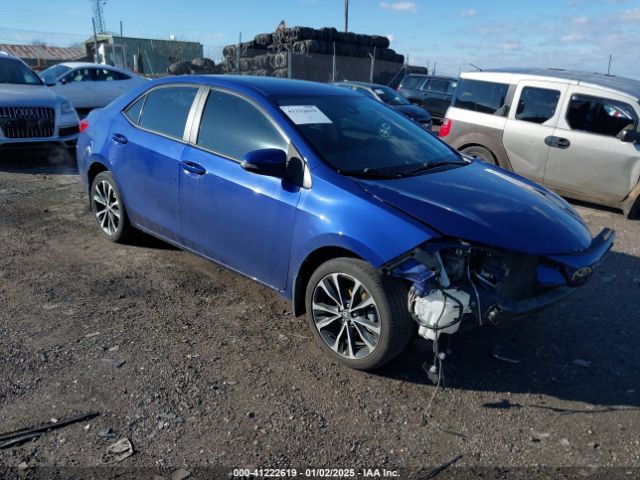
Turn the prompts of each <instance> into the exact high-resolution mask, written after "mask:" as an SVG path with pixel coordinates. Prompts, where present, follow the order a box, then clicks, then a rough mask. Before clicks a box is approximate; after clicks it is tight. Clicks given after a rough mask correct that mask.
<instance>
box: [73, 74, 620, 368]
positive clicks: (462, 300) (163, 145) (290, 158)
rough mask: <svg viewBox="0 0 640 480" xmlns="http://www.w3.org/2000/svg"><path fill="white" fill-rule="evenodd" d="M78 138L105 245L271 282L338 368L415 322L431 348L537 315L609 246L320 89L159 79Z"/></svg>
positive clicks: (559, 206) (570, 216) (354, 99)
mask: <svg viewBox="0 0 640 480" xmlns="http://www.w3.org/2000/svg"><path fill="white" fill-rule="evenodd" d="M81 130H82V134H81V136H80V139H79V141H78V145H77V154H78V155H77V158H78V165H79V169H80V172H81V176H82V179H83V181H84V183H85V186H86V188H87V191H88V192H89V199H90V204H91V209H92V212H93V215H94V216H95V221H96V224H97V226H98V228H99V231H100V232H101V234H102V235H103V236H105V237H106V238H107V239H109V240H112V241H116V242H119V241H125V240H126V239H128V238H129V237H130V236H131V235H132V234H134V233H135V232H136V231H143V232H147V233H150V234H152V235H155V236H157V237H160V238H162V239H164V240H166V241H167V242H169V243H172V244H174V245H177V246H179V247H180V248H183V249H186V250H190V251H192V252H194V253H197V254H199V255H202V256H203V257H206V258H208V259H210V260H213V261H215V262H217V263H219V264H222V265H224V266H226V267H228V268H230V269H233V270H235V271H237V272H239V273H241V274H243V275H246V276H247V277H250V278H252V279H254V280H257V281H258V282H260V283H263V284H265V285H267V286H269V287H271V288H273V289H274V290H276V291H278V292H279V293H280V294H281V295H283V296H284V297H285V298H287V299H289V300H291V301H292V302H293V306H294V313H295V314H296V315H301V314H303V313H306V316H307V319H308V322H309V325H310V328H311V329H312V331H313V333H314V335H315V337H316V339H317V341H318V343H319V344H320V345H321V347H322V348H323V349H324V351H325V352H326V353H327V354H328V355H329V356H331V357H332V358H334V359H336V360H338V361H340V362H342V363H343V364H345V365H347V366H349V367H352V368H357V369H372V368H376V367H379V366H380V365H382V364H384V363H385V362H387V361H389V360H390V359H392V358H393V357H395V356H396V355H397V354H398V353H400V352H401V351H402V350H403V349H404V348H405V346H406V345H407V342H408V341H409V339H410V337H411V336H412V334H413V332H414V331H416V330H417V331H418V334H419V335H421V336H423V337H424V338H427V339H429V340H432V341H433V342H434V346H435V347H436V348H437V344H438V339H439V337H440V335H442V334H452V333H455V332H456V331H457V330H458V329H459V327H460V326H461V325H462V326H465V325H474V324H475V325H477V324H480V325H482V324H484V323H487V322H496V321H498V320H499V319H501V318H505V317H507V318H508V317H512V316H520V315H523V314H526V313H529V312H533V311H536V310H539V309H540V308H542V307H545V306H547V305H549V304H551V303H553V302H555V301H557V300H558V299H560V298H562V297H564V296H565V295H567V294H568V293H570V292H572V291H573V290H575V289H576V287H580V286H581V285H583V284H584V283H585V282H587V281H588V280H589V278H590V277H591V275H592V272H593V268H594V266H595V265H596V264H597V263H598V262H599V261H600V259H601V258H602V257H603V256H604V255H605V253H607V251H608V250H609V249H610V248H611V246H612V244H613V241H614V236H615V235H614V232H613V231H611V230H609V229H605V230H603V231H602V232H601V233H600V234H598V235H597V236H596V237H595V238H592V237H591V234H590V232H589V230H588V229H587V227H586V226H585V224H584V222H583V221H582V220H581V219H580V217H579V216H578V214H577V213H576V212H575V211H574V209H573V208H572V207H571V206H569V205H568V204H567V203H566V202H565V201H564V200H562V199H561V198H560V197H558V196H557V195H555V194H554V193H551V192H549V191H548V190H546V189H544V188H543V187H541V186H539V185H537V184H535V183H532V182H530V181H528V180H526V179H524V178H521V177H519V176H517V175H514V174H513V173H510V172H508V171H506V170H502V169H500V168H498V167H495V166H492V165H488V164H486V163H483V162H481V161H479V160H476V159H473V158H468V157H464V156H461V155H460V154H459V153H457V152H456V151H454V150H452V149H450V148H449V147H448V146H447V145H445V144H444V143H442V142H441V141H439V140H438V139H436V138H434V137H433V135H430V134H429V133H427V132H425V131H424V130H422V129H421V128H420V126H418V125H417V124H415V123H414V122H412V121H410V120H408V119H406V118H405V117H403V116H402V115H400V114H398V113H396V112H394V111H393V110H392V109H390V108H388V107H387V106H385V105H383V104H381V103H379V102H376V101H374V100H371V99H369V98H367V97H364V96H362V95H359V94H357V93H353V92H351V91H348V90H345V89H342V88H338V87H334V86H329V85H321V84H316V83H310V82H302V81H292V80H281V79H273V78H259V77H255V78H252V77H230V76H211V77H205V76H202V77H198V76H194V77H181V78H179V79H175V78H168V79H161V80H158V81H154V82H149V84H147V85H145V86H144V87H141V88H139V89H137V90H136V91H133V92H131V93H129V94H127V95H124V96H123V97H121V98H119V99H118V100H116V101H115V102H113V103H112V104H110V105H109V106H108V107H107V108H105V109H102V110H98V111H93V112H92V113H91V114H90V115H89V116H88V118H87V119H86V120H84V121H83V122H82V125H81ZM264 321H268V319H264ZM436 351H437V350H436Z"/></svg>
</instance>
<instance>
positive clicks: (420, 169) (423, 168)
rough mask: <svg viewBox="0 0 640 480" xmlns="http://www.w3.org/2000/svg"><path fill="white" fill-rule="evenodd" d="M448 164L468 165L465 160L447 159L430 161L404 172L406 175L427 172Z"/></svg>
mask: <svg viewBox="0 0 640 480" xmlns="http://www.w3.org/2000/svg"><path fill="white" fill-rule="evenodd" d="M447 165H466V163H465V162H461V161H454V160H446V161H442V162H428V163H425V164H423V165H420V166H419V167H418V168H414V169H413V170H409V171H407V172H404V174H405V175H413V174H416V173H422V172H426V171H428V170H433V169H435V168H440V167H444V166H447Z"/></svg>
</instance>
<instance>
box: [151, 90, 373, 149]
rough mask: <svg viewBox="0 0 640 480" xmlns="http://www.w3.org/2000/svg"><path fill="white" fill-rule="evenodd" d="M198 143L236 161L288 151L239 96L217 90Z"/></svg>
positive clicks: (275, 132) (271, 127)
mask: <svg viewBox="0 0 640 480" xmlns="http://www.w3.org/2000/svg"><path fill="white" fill-rule="evenodd" d="M370 103H373V102H370ZM146 109H147V108H146V106H145V111H146ZM197 144H198V145H200V146H201V147H204V148H206V149H208V150H212V151H214V152H216V153H218V154H220V155H224V156H225V157H229V158H233V159H236V160H241V159H242V158H244V156H245V155H246V154H247V153H249V152H251V151H253V150H261V149H263V148H279V149H281V150H284V151H287V149H288V142H287V141H286V140H285V139H284V138H283V136H282V135H281V134H280V132H278V130H277V129H276V127H275V126H274V125H273V124H272V123H271V122H270V121H269V119H268V118H267V117H266V116H265V115H264V114H263V113H262V112H261V111H260V110H259V109H258V108H257V107H255V106H254V105H253V104H252V103H250V102H249V101H247V100H245V99H244V98H242V97H239V96H238V95H234V94H231V93H227V92H223V91H219V90H211V92H210V93H209V98H208V99H207V103H206V105H205V107H204V111H203V112H202V120H201V122H200V131H199V133H198V141H197Z"/></svg>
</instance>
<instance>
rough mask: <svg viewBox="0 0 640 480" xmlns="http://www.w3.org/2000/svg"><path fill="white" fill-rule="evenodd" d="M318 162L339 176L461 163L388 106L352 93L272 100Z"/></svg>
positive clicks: (400, 172)
mask: <svg viewBox="0 0 640 480" xmlns="http://www.w3.org/2000/svg"><path fill="white" fill-rule="evenodd" d="M275 102H276V103H277V104H278V106H279V107H280V108H281V110H282V111H284V113H285V114H286V115H287V116H288V117H289V119H290V120H291V121H292V122H293V123H294V124H295V126H296V128H297V129H298V130H299V131H300V133H301V134H302V135H303V136H304V137H305V139H306V140H307V141H308V142H309V143H310V144H311V145H312V146H313V147H314V148H315V150H316V151H317V152H318V153H319V155H320V156H321V157H322V159H323V160H324V161H325V162H327V163H328V164H329V165H330V166H332V167H333V168H334V169H336V170H337V171H339V172H341V173H343V174H354V175H357V174H365V175H368V174H372V175H373V174H375V175H388V176H391V177H393V176H395V177H398V176H402V175H407V174H414V173H417V172H418V171H426V170H428V169H429V166H433V167H435V166H442V165H450V164H452V165H465V164H466V162H465V161H464V160H463V159H462V157H461V156H460V155H459V154H457V153H456V152H455V151H454V150H452V149H451V148H449V147H448V146H447V145H445V144H444V143H443V142H441V141H440V140H438V139H436V138H435V137H434V136H433V135H431V134H430V133H428V132H426V131H425V130H423V129H422V128H420V126H419V125H418V124H416V123H414V122H412V121H411V120H409V119H407V118H406V117H404V116H402V115H400V114H399V113H396V112H395V111H394V110H392V109H391V108H389V107H387V106H385V105H384V104H382V103H379V102H372V101H371V100H370V99H369V98H366V97H361V96H352V95H348V96H347V95H345V96H340V95H335V96H334V95H331V96H303V97H288V96H287V97H285V96H282V97H276V98H275Z"/></svg>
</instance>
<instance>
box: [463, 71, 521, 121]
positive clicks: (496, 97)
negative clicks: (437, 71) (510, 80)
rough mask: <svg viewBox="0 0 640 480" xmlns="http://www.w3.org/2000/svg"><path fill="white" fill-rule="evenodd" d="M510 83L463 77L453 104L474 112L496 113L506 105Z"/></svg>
mask: <svg viewBox="0 0 640 480" xmlns="http://www.w3.org/2000/svg"><path fill="white" fill-rule="evenodd" d="M508 90H509V85H507V84H504V83H494V82H483V81H480V80H468V79H462V80H460V82H459V83H458V87H457V89H456V96H455V98H454V100H453V106H454V107H456V108H462V109H464V110H471V111H473V112H481V113H489V114H492V115H493V114H496V113H497V112H498V110H501V109H502V107H503V106H504V102H505V100H506V98H507V91H508Z"/></svg>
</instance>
